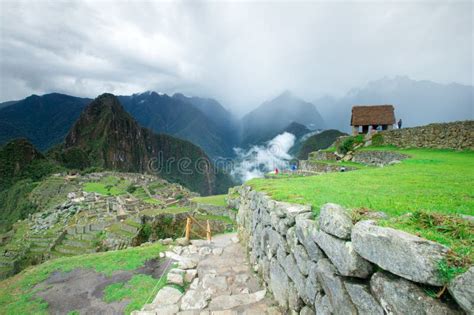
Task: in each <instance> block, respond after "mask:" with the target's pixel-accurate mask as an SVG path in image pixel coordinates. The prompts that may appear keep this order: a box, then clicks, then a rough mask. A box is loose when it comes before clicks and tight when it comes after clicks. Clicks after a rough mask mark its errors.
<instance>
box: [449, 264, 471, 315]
mask: <svg viewBox="0 0 474 315" xmlns="http://www.w3.org/2000/svg"><path fill="white" fill-rule="evenodd" d="M448 290H449V293H451V295H452V296H453V297H454V299H455V300H456V302H458V304H459V305H460V306H461V307H462V308H463V309H464V310H465V311H466V313H468V314H469V315H472V314H474V267H471V268H469V270H468V271H467V272H465V273H463V274H462V275H459V276H457V277H456V278H455V279H454V280H453V281H452V282H451V283H450V284H449V286H448Z"/></svg>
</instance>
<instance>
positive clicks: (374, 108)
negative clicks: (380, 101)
mask: <svg viewBox="0 0 474 315" xmlns="http://www.w3.org/2000/svg"><path fill="white" fill-rule="evenodd" d="M393 124H395V109H394V107H393V105H371V106H353V107H352V116H351V126H352V134H353V135H358V134H360V133H362V134H367V133H369V132H371V131H372V130H377V129H379V130H390V129H392V128H393Z"/></svg>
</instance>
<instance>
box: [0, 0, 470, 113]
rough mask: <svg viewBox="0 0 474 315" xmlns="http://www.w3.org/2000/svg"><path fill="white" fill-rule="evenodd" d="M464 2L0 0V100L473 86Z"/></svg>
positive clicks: (244, 96) (306, 94)
mask: <svg viewBox="0 0 474 315" xmlns="http://www.w3.org/2000/svg"><path fill="white" fill-rule="evenodd" d="M472 13H473V5H472V2H470V1H467V2H459V1H449V2H438V1H422V2H418V1H417V2H412V1H390V2H386V1H384V2H382V1H375V2H374V1H371V2H365V1H344V2H339V1H337V2H332V1H313V2H296V3H294V2H286V1H275V2H257V1H255V2H219V3H218V2H190V1H189V2H188V1H182V2H181V1H179V2H161V1H160V2H152V1H133V2H128V1H85V2H84V1H80V2H79V1H14V0H4V1H1V2H0V19H1V22H0V71H1V73H0V77H1V82H0V83H1V87H0V100H1V101H4V100H9V99H17V98H23V97H25V96H27V95H29V94H31V93H37V94H41V93H46V92H52V91H61V92H65V93H71V94H75V95H79V96H89V97H94V96H96V95H97V94H100V93H102V92H104V90H105V89H106V90H108V91H111V92H114V93H118V94H125V93H130V92H138V91H143V90H158V91H164V92H168V93H173V92H176V91H181V92H184V93H188V94H193V95H202V96H212V97H216V98H217V99H219V100H220V101H222V102H223V103H224V104H225V105H227V106H230V107H232V108H233V109H234V110H235V111H237V112H239V113H242V112H244V111H247V110H249V109H250V108H252V107H255V106H257V105H258V104H260V103H261V102H262V101H264V100H266V99H268V98H269V97H270V96H274V95H276V94H277V93H279V92H281V91H283V90H286V89H290V90H292V91H294V92H295V93H296V94H298V95H301V96H302V97H303V98H306V99H309V100H311V99H314V98H316V97H317V96H320V95H321V94H325V93H334V94H342V93H345V92H346V91H347V90H348V89H350V88H352V87H354V86H360V85H364V84H365V83H367V82H368V81H370V80H374V79H378V78H380V77H384V76H394V75H398V74H402V75H409V76H410V77H413V78H414V79H429V80H434V81H438V82H442V83H448V82H452V81H457V82H460V83H464V84H472V58H473V54H472V53H473V52H472V49H473V48H472V47H473V29H472V19H473V17H472V16H473V14H472Z"/></svg>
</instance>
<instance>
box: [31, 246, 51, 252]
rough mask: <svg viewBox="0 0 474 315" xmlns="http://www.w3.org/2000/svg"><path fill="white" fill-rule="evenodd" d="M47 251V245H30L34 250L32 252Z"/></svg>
mask: <svg viewBox="0 0 474 315" xmlns="http://www.w3.org/2000/svg"><path fill="white" fill-rule="evenodd" d="M47 251H49V247H48V246H46V247H38V246H31V247H30V252H32V253H44V252H47Z"/></svg>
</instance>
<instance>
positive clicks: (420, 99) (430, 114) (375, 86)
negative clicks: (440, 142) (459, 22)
mask: <svg viewBox="0 0 474 315" xmlns="http://www.w3.org/2000/svg"><path fill="white" fill-rule="evenodd" d="M314 104H315V105H316V107H317V108H318V110H319V111H320V112H321V115H322V116H323V117H324V119H325V120H326V121H328V122H330V123H331V125H330V127H331V128H334V129H340V130H344V131H349V130H350V128H349V122H350V116H351V107H352V106H354V105H371V104H373V105H375V104H392V105H394V106H395V115H396V118H397V119H398V118H402V120H403V126H405V127H412V126H420V125H425V124H429V123H433V122H448V121H456V120H468V119H474V87H473V86H468V85H462V84H456V83H452V84H439V83H435V82H431V81H427V80H424V81H416V80H412V79H410V78H408V77H407V76H397V77H394V78H383V79H380V80H376V81H371V82H369V83H368V84H367V85H366V86H365V87H360V88H354V89H351V90H350V91H349V92H348V93H347V94H346V95H345V96H343V97H341V98H334V97H330V96H327V97H322V98H319V99H316V100H314Z"/></svg>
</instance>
